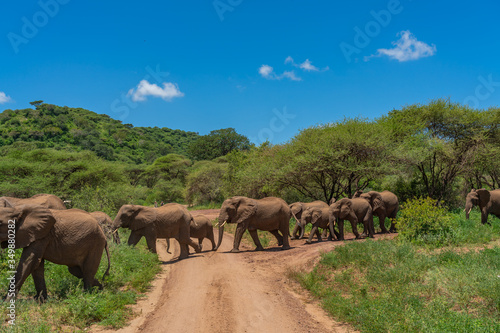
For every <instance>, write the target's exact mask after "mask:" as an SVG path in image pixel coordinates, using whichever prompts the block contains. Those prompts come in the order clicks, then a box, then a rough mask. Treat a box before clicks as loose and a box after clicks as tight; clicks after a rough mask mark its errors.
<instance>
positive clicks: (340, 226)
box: [337, 219, 344, 240]
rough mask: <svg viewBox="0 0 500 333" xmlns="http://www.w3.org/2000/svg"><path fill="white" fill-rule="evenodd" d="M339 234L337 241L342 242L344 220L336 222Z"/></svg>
mask: <svg viewBox="0 0 500 333" xmlns="http://www.w3.org/2000/svg"><path fill="white" fill-rule="evenodd" d="M337 223H338V226H339V234H338V236H337V239H338V240H344V220H340V219H339V220H338V222H337Z"/></svg>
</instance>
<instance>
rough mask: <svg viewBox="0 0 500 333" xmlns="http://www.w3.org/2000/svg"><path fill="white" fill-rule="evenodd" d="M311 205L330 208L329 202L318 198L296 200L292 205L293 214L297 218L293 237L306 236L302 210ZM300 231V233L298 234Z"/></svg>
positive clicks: (300, 237)
mask: <svg viewBox="0 0 500 333" xmlns="http://www.w3.org/2000/svg"><path fill="white" fill-rule="evenodd" d="M309 207H319V208H328V204H327V203H325V202H323V201H320V200H317V201H313V202H307V203H304V202H294V203H293V204H291V205H290V210H291V211H292V216H293V218H294V219H295V228H293V232H292V236H291V237H290V238H291V239H302V238H303V237H304V232H305V225H302V224H301V219H302V212H303V211H304V210H306V209H307V208H309ZM299 231H300V235H298V233H299Z"/></svg>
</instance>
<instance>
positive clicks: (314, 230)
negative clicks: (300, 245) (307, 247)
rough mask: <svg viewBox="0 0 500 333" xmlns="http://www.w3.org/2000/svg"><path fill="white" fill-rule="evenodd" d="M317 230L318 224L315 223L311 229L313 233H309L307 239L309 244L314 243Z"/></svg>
mask: <svg viewBox="0 0 500 333" xmlns="http://www.w3.org/2000/svg"><path fill="white" fill-rule="evenodd" d="M316 232H318V226H317V225H313V227H312V229H311V233H310V234H309V238H308V239H307V240H306V243H307V244H311V243H312V239H313V236H314V234H315V233H316ZM318 235H319V233H318ZM320 237H321V236H320Z"/></svg>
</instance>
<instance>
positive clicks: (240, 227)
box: [231, 223, 246, 253]
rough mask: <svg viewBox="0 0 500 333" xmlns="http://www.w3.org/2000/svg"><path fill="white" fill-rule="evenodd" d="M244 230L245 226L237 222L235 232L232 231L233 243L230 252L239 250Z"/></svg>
mask: <svg viewBox="0 0 500 333" xmlns="http://www.w3.org/2000/svg"><path fill="white" fill-rule="evenodd" d="M245 230H246V227H245V226H244V225H243V224H242V223H240V224H238V226H237V227H236V232H235V233H234V243H233V249H232V250H231V252H233V253H237V252H240V242H241V237H243V233H244V232H245Z"/></svg>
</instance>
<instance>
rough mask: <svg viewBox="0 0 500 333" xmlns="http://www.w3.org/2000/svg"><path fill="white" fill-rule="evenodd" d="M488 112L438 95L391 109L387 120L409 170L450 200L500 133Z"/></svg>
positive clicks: (427, 192) (432, 192) (427, 188)
mask: <svg viewBox="0 0 500 333" xmlns="http://www.w3.org/2000/svg"><path fill="white" fill-rule="evenodd" d="M490 121H491V118H490V117H486V115H485V113H484V112H483V111H478V110H472V109H470V108H468V107H467V106H463V105H460V104H458V103H452V102H450V101H449V100H443V99H438V100H435V101H431V102H430V103H429V104H427V105H418V104H417V105H410V106H408V107H405V108H403V109H401V110H394V111H391V112H389V114H388V116H387V117H383V118H382V119H381V122H383V123H385V125H387V126H388V130H389V131H390V132H391V133H392V141H393V143H394V148H395V151H397V152H398V153H397V156H398V158H399V163H400V165H402V166H407V168H406V171H407V172H408V173H409V174H410V175H413V176H414V177H416V178H417V179H418V181H419V182H420V183H421V184H423V185H424V187H425V193H422V194H424V195H425V196H429V197H431V198H433V199H435V200H437V201H438V202H439V201H441V200H445V201H447V202H450V201H451V200H452V199H453V198H452V195H451V193H452V188H453V185H454V184H455V181H456V180H457V177H459V176H461V175H464V173H465V172H466V171H467V170H470V169H471V168H474V167H473V165H474V163H475V161H476V156H477V154H478V151H480V150H481V147H484V145H485V144H486V143H487V142H488V137H491V136H494V135H496V134H495V133H496V132H495V131H497V129H496V127H495V126H492V125H491V123H490Z"/></svg>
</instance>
